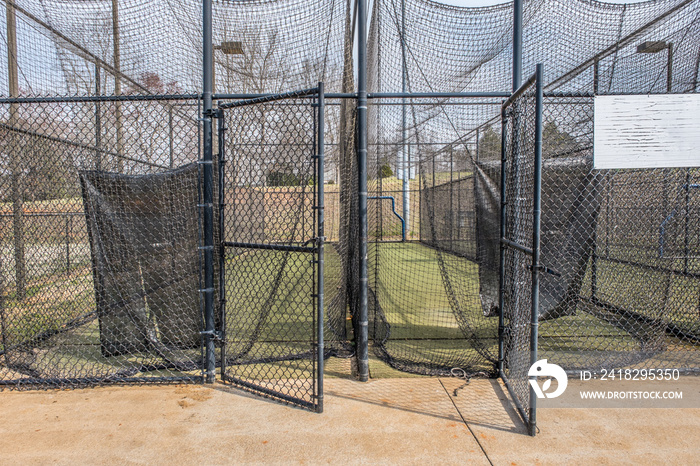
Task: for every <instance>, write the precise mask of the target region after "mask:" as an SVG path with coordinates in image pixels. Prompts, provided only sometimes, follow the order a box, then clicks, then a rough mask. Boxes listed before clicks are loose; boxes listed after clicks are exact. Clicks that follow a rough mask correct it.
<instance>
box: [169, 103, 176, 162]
mask: <svg viewBox="0 0 700 466" xmlns="http://www.w3.org/2000/svg"><path fill="white" fill-rule="evenodd" d="M173 143H174V138H173V106H172V104H171V105H168V146H169V147H168V148H169V149H170V168H173V167H174V166H175V150H174V149H175V148H174V147H173Z"/></svg>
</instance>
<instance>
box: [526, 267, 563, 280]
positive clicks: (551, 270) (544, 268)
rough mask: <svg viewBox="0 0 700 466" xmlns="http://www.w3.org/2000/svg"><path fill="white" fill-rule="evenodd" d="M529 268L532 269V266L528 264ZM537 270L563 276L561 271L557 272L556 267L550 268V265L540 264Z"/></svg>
mask: <svg viewBox="0 0 700 466" xmlns="http://www.w3.org/2000/svg"><path fill="white" fill-rule="evenodd" d="M527 269H528V270H532V266H531V265H528V266H527ZM537 270H538V271H540V272H544V273H548V274H550V275H554V276H555V277H561V273H559V272H557V271H556V270H554V269H550V268H549V267H545V266H544V265H540V266H538V267H537Z"/></svg>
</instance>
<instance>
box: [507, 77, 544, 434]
mask: <svg viewBox="0 0 700 466" xmlns="http://www.w3.org/2000/svg"><path fill="white" fill-rule="evenodd" d="M542 87H543V84H542V65H537V71H536V73H535V74H534V75H532V77H530V79H529V80H527V81H526V82H525V83H524V84H523V85H522V86H521V87H520V88H519V89H518V90H517V91H516V92H514V93H513V95H512V96H511V97H510V98H509V99H508V100H506V102H505V103H504V104H503V109H502V112H503V113H502V117H503V126H502V158H501V251H500V283H501V285H500V293H499V294H500V303H499V309H500V312H499V364H498V371H499V376H500V377H501V378H502V379H503V381H504V382H505V385H506V387H507V388H508V391H509V392H510V394H511V396H512V398H513V401H514V402H515V405H516V407H517V409H518V412H519V414H520V416H521V417H522V418H523V421H524V422H525V424H527V426H528V431H529V433H530V435H535V432H536V422H537V418H536V411H537V398H536V396H535V392H534V390H533V387H532V384H533V383H536V382H537V376H536V375H530V368H531V367H532V366H533V365H534V364H535V362H536V361H537V338H538V325H539V292H540V289H539V277H540V271H541V270H542V269H543V267H542V266H541V264H540V223H541V221H540V213H541V190H542V189H541V188H542V105H543V91H542Z"/></svg>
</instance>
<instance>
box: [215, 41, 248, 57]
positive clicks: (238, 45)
mask: <svg viewBox="0 0 700 466" xmlns="http://www.w3.org/2000/svg"><path fill="white" fill-rule="evenodd" d="M214 50H221V51H222V52H223V53H224V55H243V42H241V41H224V42H222V43H221V45H215V46H214Z"/></svg>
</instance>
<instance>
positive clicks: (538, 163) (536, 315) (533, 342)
mask: <svg viewBox="0 0 700 466" xmlns="http://www.w3.org/2000/svg"><path fill="white" fill-rule="evenodd" d="M536 74H537V81H536V83H535V92H536V96H535V162H534V164H535V167H534V169H535V170H534V171H535V173H534V183H533V184H534V192H533V202H532V204H533V206H532V207H533V208H532V313H531V316H530V367H532V365H533V364H535V363H536V362H537V338H538V330H539V321H540V312H539V310H540V275H539V273H540V224H541V208H542V196H541V193H542V111H543V88H542V64H538V65H537V71H536ZM534 378H535V380H536V379H537V377H534ZM528 431H529V434H530V435H532V436H534V435H535V433H536V431H537V396H536V395H535V390H534V389H533V388H532V385H531V386H530V422H529V423H528Z"/></svg>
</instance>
